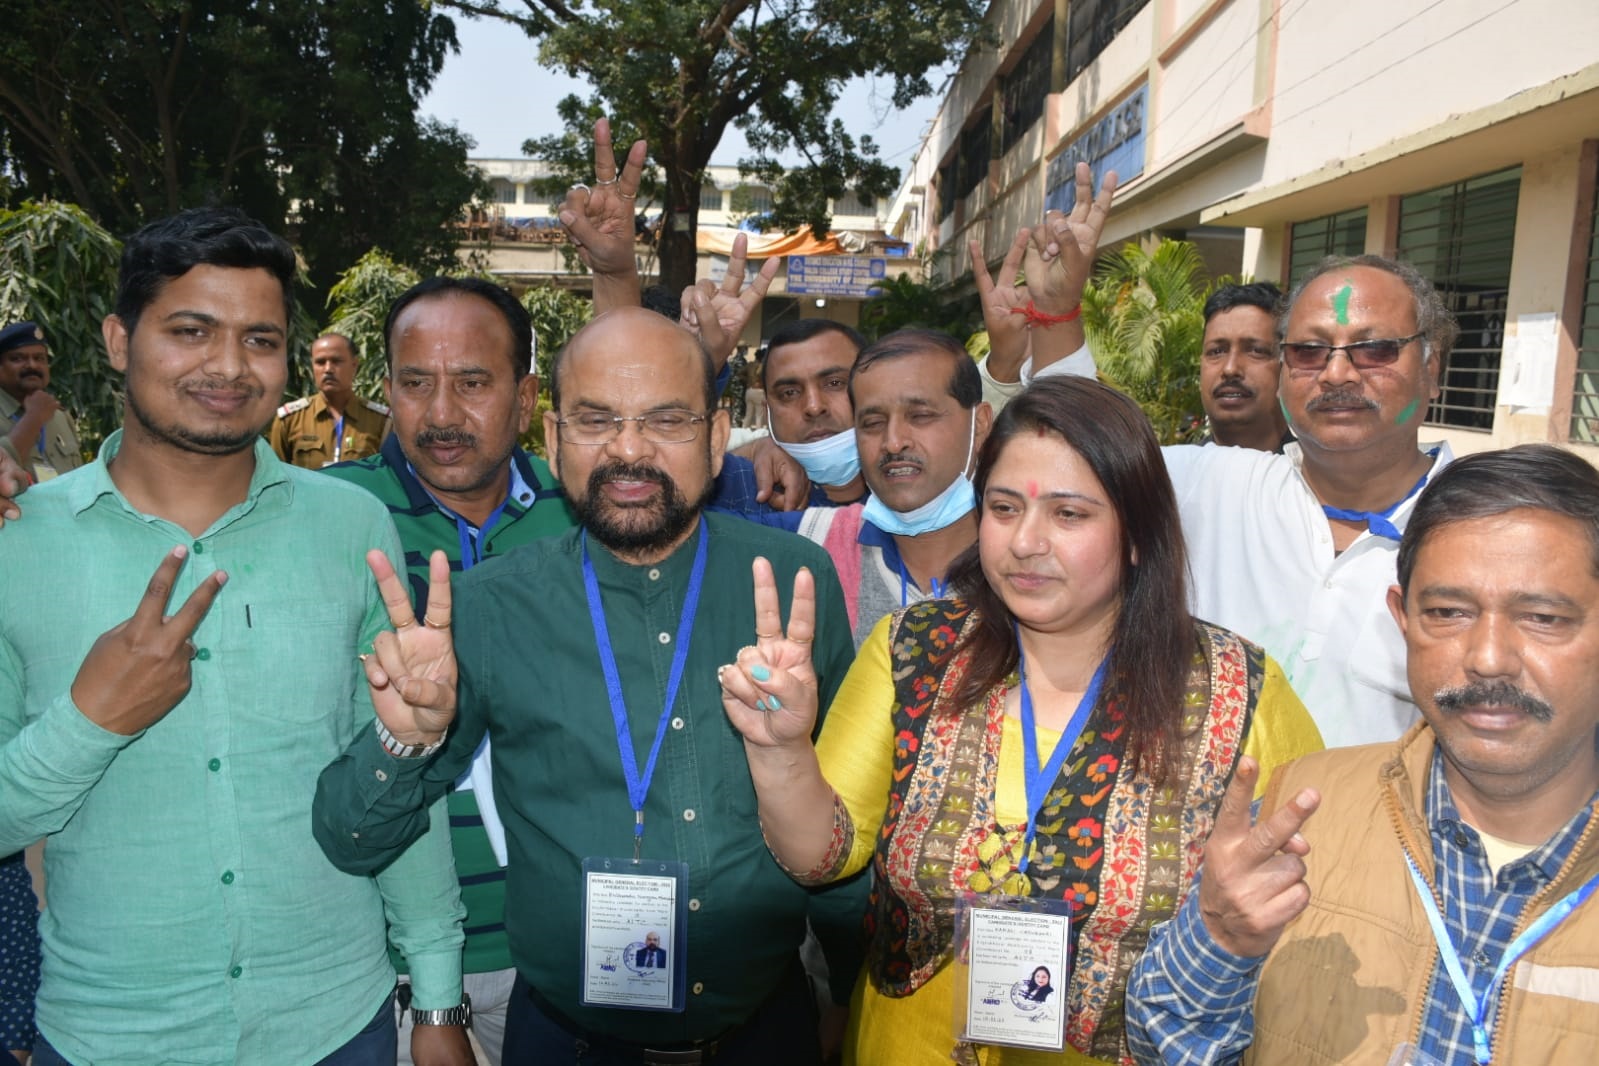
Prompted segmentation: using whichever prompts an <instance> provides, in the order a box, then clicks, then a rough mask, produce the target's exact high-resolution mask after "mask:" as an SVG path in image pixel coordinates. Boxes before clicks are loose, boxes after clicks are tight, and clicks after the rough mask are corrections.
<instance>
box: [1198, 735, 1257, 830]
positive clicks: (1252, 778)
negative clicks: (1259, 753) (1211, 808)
mask: <svg viewBox="0 0 1599 1066" xmlns="http://www.w3.org/2000/svg"><path fill="white" fill-rule="evenodd" d="M1259 778H1260V764H1259V763H1257V762H1256V761H1255V760H1254V759H1252V758H1250V757H1249V756H1248V755H1245V756H1243V757H1242V758H1240V759H1239V760H1238V768H1237V769H1236V770H1234V771H1233V779H1232V780H1231V781H1229V782H1227V791H1226V792H1224V793H1223V794H1222V797H1221V806H1220V807H1218V808H1216V824H1215V825H1214V826H1212V827H1211V830H1210V835H1211V839H1215V838H1217V837H1229V836H1231V837H1237V838H1240V839H1241V838H1243V837H1245V836H1247V835H1248V834H1249V831H1250V830H1251V829H1253V828H1254V825H1255V820H1254V819H1253V818H1252V817H1251V816H1250V812H1249V808H1250V807H1251V806H1252V805H1253V804H1254V802H1255V782H1256V781H1257V780H1259Z"/></svg>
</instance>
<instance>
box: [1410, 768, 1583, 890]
mask: <svg viewBox="0 0 1599 1066" xmlns="http://www.w3.org/2000/svg"><path fill="white" fill-rule="evenodd" d="M1426 804H1427V828H1428V829H1429V830H1430V831H1431V833H1432V837H1433V844H1434V846H1435V847H1436V846H1438V845H1440V844H1441V845H1442V846H1444V847H1448V848H1459V847H1460V846H1461V845H1460V844H1459V843H1458V842H1457V840H1456V834H1457V832H1458V830H1459V829H1461V828H1465V829H1469V830H1471V834H1472V835H1473V836H1477V835H1478V831H1477V829H1476V828H1475V827H1474V826H1472V825H1471V824H1470V823H1469V822H1467V821H1466V820H1465V819H1464V818H1462V817H1461V816H1460V810H1459V808H1457V807H1456V806H1455V799H1454V796H1453V795H1452V794H1451V793H1450V791H1449V782H1448V780H1447V779H1446V778H1445V776H1444V754H1443V751H1442V749H1440V748H1436V747H1435V748H1434V749H1433V754H1432V767H1431V768H1430V769H1429V770H1428V776H1427V793H1426ZM1593 806H1594V801H1593V799H1589V801H1588V802H1587V804H1586V805H1584V806H1583V808H1582V809H1581V810H1579V811H1578V812H1577V813H1576V814H1574V815H1572V816H1571V819H1570V820H1569V821H1568V822H1566V824H1565V825H1563V826H1561V827H1560V829H1558V830H1557V831H1556V832H1555V834H1554V835H1553V836H1551V837H1550V838H1549V839H1548V840H1546V841H1544V842H1543V843H1542V844H1540V845H1538V846H1537V847H1536V848H1533V849H1532V850H1531V851H1529V852H1528V853H1527V854H1526V855H1524V856H1522V857H1521V858H1519V859H1517V860H1515V861H1514V862H1511V863H1509V864H1508V865H1507V867H1506V868H1507V869H1509V868H1512V867H1515V866H1517V865H1519V864H1522V863H1527V864H1530V865H1531V867H1532V868H1533V869H1535V870H1536V871H1537V873H1538V875H1540V876H1539V879H1540V880H1541V881H1544V882H1548V881H1553V880H1554V879H1555V878H1556V877H1558V876H1559V875H1560V871H1561V869H1562V868H1563V867H1564V866H1565V865H1566V860H1567V859H1569V858H1571V852H1572V849H1573V848H1575V847H1576V846H1577V841H1578V840H1579V839H1580V838H1581V836H1582V833H1583V830H1584V829H1586V828H1587V827H1588V819H1589V817H1590V816H1591V815H1592V813H1593Z"/></svg>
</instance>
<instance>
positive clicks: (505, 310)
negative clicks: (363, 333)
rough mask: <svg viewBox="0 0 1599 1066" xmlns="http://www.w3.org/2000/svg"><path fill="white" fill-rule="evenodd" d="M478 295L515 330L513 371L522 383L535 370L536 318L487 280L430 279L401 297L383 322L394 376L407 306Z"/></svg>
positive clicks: (385, 349) (387, 357) (387, 356)
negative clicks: (398, 330) (399, 326)
mask: <svg viewBox="0 0 1599 1066" xmlns="http://www.w3.org/2000/svg"><path fill="white" fill-rule="evenodd" d="M457 293H459V294H461V295H465V296H476V297H478V298H479V299H482V300H487V301H488V302H489V303H490V304H491V305H493V307H494V309H495V310H496V311H498V312H499V313H500V314H501V315H502V316H503V317H504V318H505V324H506V325H507V326H509V327H510V328H511V354H510V359H511V370H512V372H513V373H514V374H515V378H514V380H516V381H521V380H522V379H523V378H525V377H527V376H528V374H529V373H530V372H531V371H532V369H533V317H532V316H531V315H529V314H528V313H527V308H525V307H523V306H522V303H521V301H520V300H518V299H517V298H516V297H515V296H512V295H511V290H509V289H507V288H506V287H505V286H503V285H496V284H495V283H494V282H492V281H486V280H484V279H483V278H446V277H437V278H428V279H427V280H426V281H419V282H417V283H416V284H415V285H412V286H411V287H410V288H409V289H406V290H405V291H404V292H403V293H401V294H400V297H399V299H397V300H395V301H394V305H393V306H392V307H390V308H389V316H388V318H386V319H384V320H383V364H384V366H385V367H387V368H388V373H389V375H390V376H391V377H392V376H393V374H394V323H395V321H396V320H397V319H398V318H399V317H400V315H401V313H403V312H404V311H405V309H406V308H407V307H410V306H411V305H412V304H414V303H416V302H417V301H418V300H423V299H427V298H428V297H432V296H443V295H451V294H457Z"/></svg>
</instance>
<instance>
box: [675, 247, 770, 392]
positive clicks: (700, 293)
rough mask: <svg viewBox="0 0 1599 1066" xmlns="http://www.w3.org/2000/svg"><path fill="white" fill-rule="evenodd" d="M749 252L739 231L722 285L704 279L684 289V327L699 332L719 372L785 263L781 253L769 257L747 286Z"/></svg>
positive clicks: (692, 331)
mask: <svg viewBox="0 0 1599 1066" xmlns="http://www.w3.org/2000/svg"><path fill="white" fill-rule="evenodd" d="M748 252H749V238H748V237H747V236H745V235H744V234H742V233H740V234H739V235H738V236H737V237H734V238H733V251H732V253H731V254H730V255H729V256H728V259H727V276H726V277H724V278H723V279H722V284H720V285H718V284H716V282H714V281H712V280H711V279H709V278H705V279H702V280H701V281H698V282H696V283H695V284H693V285H690V286H689V287H688V288H686V289H684V290H683V327H684V328H685V329H687V330H688V331H689V332H691V333H697V334H699V337H700V340H701V341H702V342H704V344H705V348H706V350H707V351H709V352H710V353H711V361H712V362H714V363H715V364H716V372H717V373H718V374H720V373H721V372H722V367H724V366H726V365H727V360H728V358H729V357H730V356H731V355H732V354H733V349H734V348H736V347H738V339H739V337H741V336H743V335H744V326H745V325H746V324H747V323H748V322H749V320H750V315H752V314H754V313H755V309H756V308H757V307H760V306H761V301H762V300H764V299H765V298H766V290H767V289H769V288H771V285H772V279H773V278H775V277H777V269H778V267H780V266H781V265H782V262H783V261H782V259H781V258H779V257H778V256H772V257H770V258H769V259H767V260H766V262H764V263H762V264H761V269H760V273H758V274H756V275H755V280H754V281H752V282H750V284H749V288H744V269H745V264H746V263H747V261H748Z"/></svg>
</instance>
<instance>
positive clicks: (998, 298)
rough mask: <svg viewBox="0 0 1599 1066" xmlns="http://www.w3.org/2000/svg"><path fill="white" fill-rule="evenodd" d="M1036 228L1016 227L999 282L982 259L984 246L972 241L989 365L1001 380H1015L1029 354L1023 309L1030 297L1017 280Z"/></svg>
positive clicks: (973, 274) (990, 371)
mask: <svg viewBox="0 0 1599 1066" xmlns="http://www.w3.org/2000/svg"><path fill="white" fill-rule="evenodd" d="M1032 235H1033V231H1032V230H1030V229H1028V228H1027V227H1026V226H1023V227H1022V228H1021V229H1019V230H1017V231H1016V239H1015V240H1013V241H1011V245H1010V250H1009V251H1007V252H1006V253H1005V261H1004V262H1003V263H1001V264H1000V266H999V280H998V282H997V283H996V282H995V280H994V277H993V275H991V274H989V272H988V264H987V263H986V262H984V261H983V246H982V245H980V244H978V243H977V242H976V241H972V242H971V243H970V246H969V247H970V250H971V253H972V280H973V281H975V282H976V283H977V295H978V298H979V299H980V300H981V301H982V305H983V326H984V328H985V329H987V330H988V369H989V373H990V374H993V375H994V376H995V380H998V381H1013V380H1015V376H1016V375H1015V371H1017V370H1019V369H1020V368H1021V365H1022V361H1023V360H1024V359H1026V358H1027V340H1028V338H1027V316H1026V315H1025V314H1023V313H1022V311H1023V309H1024V308H1026V307H1027V303H1028V301H1029V299H1031V297H1030V296H1029V295H1028V292H1027V286H1026V285H1025V284H1024V283H1021V282H1018V281H1017V280H1016V279H1017V275H1018V274H1019V273H1020V272H1021V269H1022V260H1023V257H1024V256H1026V254H1027V251H1028V249H1029V248H1031V247H1032V246H1033V245H1032Z"/></svg>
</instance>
